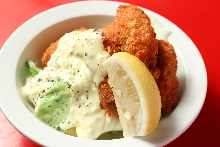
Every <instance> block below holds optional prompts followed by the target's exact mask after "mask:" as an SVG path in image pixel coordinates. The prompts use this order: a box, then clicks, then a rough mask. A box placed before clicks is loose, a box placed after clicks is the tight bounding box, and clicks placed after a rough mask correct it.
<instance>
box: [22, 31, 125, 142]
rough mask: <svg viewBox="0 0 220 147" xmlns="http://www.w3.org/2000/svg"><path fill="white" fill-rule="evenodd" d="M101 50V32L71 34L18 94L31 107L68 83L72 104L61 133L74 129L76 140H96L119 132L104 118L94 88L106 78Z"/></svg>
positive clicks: (117, 126) (113, 122)
mask: <svg viewBox="0 0 220 147" xmlns="http://www.w3.org/2000/svg"><path fill="white" fill-rule="evenodd" d="M109 56H110V55H109V53H108V52H107V51H105V50H104V46H103V42H102V31H101V30H96V29H95V30H94V29H90V30H87V31H84V32H79V31H73V32H71V33H67V34H65V35H64V36H63V37H62V38H61V39H60V41H59V44H58V47H57V49H56V51H55V52H54V53H53V54H52V56H51V59H50V60H49V62H48V64H47V67H45V68H44V69H43V70H41V71H40V72H39V73H38V74H37V75H36V76H31V77H29V78H27V81H26V85H25V86H24V87H23V88H22V94H23V95H24V96H25V97H26V98H27V99H28V100H29V101H30V102H31V103H33V104H34V106H35V111H37V110H38V106H39V105H40V104H41V101H42V99H43V98H41V97H42V96H43V93H46V92H47V90H48V89H49V88H50V87H51V86H53V85H54V84H55V83H56V82H58V81H62V82H68V84H69V88H70V89H71V90H72V93H73V94H72V95H73V96H72V98H71V99H72V103H71V107H70V110H69V114H68V116H67V117H66V118H65V119H64V120H63V121H62V123H60V125H59V127H60V128H61V129H62V130H64V131H65V130H68V129H70V128H72V127H76V134H77V136H78V137H82V138H91V139H96V138H98V137H99V136H100V135H101V134H103V133H104V132H108V131H120V130H122V128H121V125H120V122H119V119H118V118H116V117H108V115H107V113H106V110H105V109H103V108H102V107H101V104H100V100H99V93H98V89H97V86H98V85H99V84H100V82H101V81H102V80H103V78H104V77H105V76H106V75H107V72H106V70H105V69H104V68H103V62H104V61H105V60H106V59H107V58H108V57H109Z"/></svg>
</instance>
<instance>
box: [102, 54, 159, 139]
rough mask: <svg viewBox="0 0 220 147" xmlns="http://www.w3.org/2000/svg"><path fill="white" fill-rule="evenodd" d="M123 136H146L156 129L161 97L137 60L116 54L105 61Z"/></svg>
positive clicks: (146, 69)
mask: <svg viewBox="0 0 220 147" xmlns="http://www.w3.org/2000/svg"><path fill="white" fill-rule="evenodd" d="M104 67H105V68H106V70H107V73H108V77H109V79H108V82H109V85H110V86H111V88H112V91H113V94H114V98H115V103H116V106H117V110H118V114H119V119H120V123H121V125H122V128H123V136H124V137H134V136H146V135H148V134H150V133H151V132H153V131H154V130H155V129H156V127H157V126H158V123H159V120H160V115H161V98H160V92H159V89H158V87H157V84H156V82H155V80H154V78H153V76H152V75H151V73H150V71H149V70H148V68H147V67H146V66H145V64H144V63H143V62H142V61H140V60H139V59H138V58H137V57H135V56H133V55H131V54H129V53H126V52H119V53H115V54H113V55H112V56H111V57H109V58H108V59H107V60H106V61H105V62H104Z"/></svg>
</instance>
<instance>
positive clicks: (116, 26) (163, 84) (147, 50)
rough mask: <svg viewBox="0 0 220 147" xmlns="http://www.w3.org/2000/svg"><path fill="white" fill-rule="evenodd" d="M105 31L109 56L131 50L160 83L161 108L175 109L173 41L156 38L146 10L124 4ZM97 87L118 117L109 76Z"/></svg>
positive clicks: (44, 59)
mask: <svg viewBox="0 0 220 147" xmlns="http://www.w3.org/2000/svg"><path fill="white" fill-rule="evenodd" d="M82 30H83V29H82ZM102 30H103V44H104V48H105V50H106V51H108V52H109V54H110V55H112V54H114V53H117V52H128V53H130V54H132V55H134V56H136V57H138V58H139V59H140V60H141V61H142V62H144V63H145V65H146V66H147V67H148V69H149V70H150V72H151V74H152V75H153V77H154V78H155V80H156V82H157V84H158V88H159V90H160V94H161V101H162V111H165V112H170V111H172V110H173V109H174V107H175V106H176V96H177V90H178V79H177V77H176V71H177V60H176V54H175V51H174V49H173V46H172V45H171V44H169V43H168V42H167V41H163V40H157V39H156V33H155V32H154V29H153V27H152V26H151V22H150V18H149V17H148V16H147V15H146V14H145V13H144V11H143V10H141V9H139V8H138V7H137V6H134V5H121V6H119V7H118V10H117V13H116V17H115V20H114V22H113V23H112V24H111V25H108V26H106V27H104V28H102ZM57 44H58V41H57V42H55V43H51V45H50V47H49V48H47V49H46V51H45V53H44V54H43V57H42V59H41V60H42V64H43V65H44V66H46V63H47V62H48V60H49V59H50V56H51V54H52V53H53V52H54V51H55V50H56V48H57ZM98 89H99V94H100V102H101V105H102V107H103V108H105V109H106V111H107V113H108V115H109V116H112V115H116V116H118V112H117V107H116V104H115V100H114V95H113V92H112V90H111V87H110V85H109V84H108V77H105V78H104V80H103V81H102V82H101V83H100V85H99V86H98Z"/></svg>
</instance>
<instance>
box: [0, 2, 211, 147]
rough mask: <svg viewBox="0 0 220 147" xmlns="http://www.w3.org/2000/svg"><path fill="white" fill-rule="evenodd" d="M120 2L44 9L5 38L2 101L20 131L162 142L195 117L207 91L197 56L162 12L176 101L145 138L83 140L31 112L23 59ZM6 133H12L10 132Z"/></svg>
mask: <svg viewBox="0 0 220 147" xmlns="http://www.w3.org/2000/svg"><path fill="white" fill-rule="evenodd" d="M120 4H122V3H119V2H108V1H96V2H94V1H84V2H75V3H70V4H66V5H62V6H59V7H55V8H52V9H50V10H47V11H45V12H43V13H40V14H39V15H37V16H35V17H33V18H32V19H30V20H29V21H27V22H26V23H24V24H23V25H22V26H21V27H19V28H18V29H17V30H16V31H15V32H14V33H13V34H12V35H11V36H10V37H9V39H8V40H7V41H6V43H5V44H4V46H3V47H2V50H1V52H0V73H1V76H0V106H1V109H2V111H3V112H4V114H5V115H6V117H7V118H8V120H9V121H10V122H11V124H12V125H14V126H15V127H16V128H17V129H18V131H20V132H21V133H22V134H24V135H25V136H27V137H28V138H30V139H31V140H33V141H35V142H37V143H39V144H41V145H43V146H86V145H90V146H96V147H98V146H103V145H105V147H110V146H119V145H120V146H126V147H133V146H135V145H136V146H138V147H142V146H145V147H146V146H163V145H165V144H168V143H169V142H171V141H172V140H174V139H175V138H177V137H178V136H179V135H181V134H182V133H183V132H184V131H185V130H186V129H187V128H188V127H189V126H190V125H191V124H192V122H193V121H194V120H195V119H196V117H197V116H198V114H199V112H200V110H201V108H202V106H203V103H204V100H205V96H206V89H207V75H206V69H205V65H204V62H203V60H202V58H201V55H200V53H199V51H198V49H197V48H196V46H195V45H194V44H193V42H192V41H191V40H190V38H189V37H188V36H187V35H186V34H185V33H184V32H183V31H181V30H180V29H179V28H178V27H177V26H176V25H174V24H173V23H172V22H170V21H169V20H167V19H165V18H164V17H162V16H160V15H158V14H156V13H154V12H152V11H149V10H147V9H144V8H142V9H143V10H144V11H145V12H146V13H147V14H149V15H154V16H156V17H157V19H158V20H159V21H160V22H161V23H162V24H163V25H164V26H166V27H168V28H169V29H170V31H171V34H170V35H169V37H168V41H169V42H170V43H171V44H173V46H174V48H175V51H176V53H177V57H178V73H177V76H178V78H179V81H180V88H179V92H178V106H177V107H176V108H175V110H174V111H173V112H172V113H171V115H169V116H168V117H167V118H166V119H164V120H162V121H161V122H160V123H159V126H158V128H157V129H156V131H155V132H153V133H152V134H150V135H149V136H146V137H135V138H123V139H115V140H102V141H101V140H88V139H87V140H86V139H81V138H77V137H71V136H68V135H65V134H63V133H60V132H58V131H56V130H54V129H53V128H50V127H48V126H47V125H45V124H44V123H42V122H41V121H39V120H38V119H37V118H36V117H35V116H34V115H33V107H32V106H31V105H30V104H29V103H27V102H26V101H25V100H24V99H23V98H22V97H21V96H20V91H19V89H20V88H21V86H22V85H23V84H24V80H25V74H24V73H25V72H24V71H23V70H24V69H23V66H24V62H25V61H26V60H27V59H32V60H34V61H38V62H39V61H40V60H39V59H40V56H41V55H42V52H43V51H44V49H45V48H46V47H47V46H48V45H49V43H50V42H53V41H54V40H56V39H58V38H59V37H61V36H62V35H63V34H64V33H65V32H69V31H71V30H73V29H75V28H79V27H80V26H84V27H93V28H94V27H102V26H105V25H107V24H110V23H111V22H113V18H114V15H115V12H116V9H117V7H118V5H120ZM9 137H10V136H9Z"/></svg>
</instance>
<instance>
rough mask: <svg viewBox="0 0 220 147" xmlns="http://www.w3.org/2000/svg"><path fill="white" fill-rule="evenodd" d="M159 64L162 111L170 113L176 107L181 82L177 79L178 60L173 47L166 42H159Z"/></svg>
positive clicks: (158, 80)
mask: <svg viewBox="0 0 220 147" xmlns="http://www.w3.org/2000/svg"><path fill="white" fill-rule="evenodd" d="M158 46H159V48H158V63H157V65H158V66H159V68H160V69H161V74H160V77H159V79H157V80H156V81H157V85H158V88H159V89H160V95H161V101H162V111H165V112H170V111H172V110H173V109H174V107H175V106H176V96H177V92H178V86H179V82H178V79H177V77H176V72H177V60H176V53H175V51H174V49H173V46H172V45H171V44H170V43H168V42H167V41H164V40H159V42H158Z"/></svg>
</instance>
